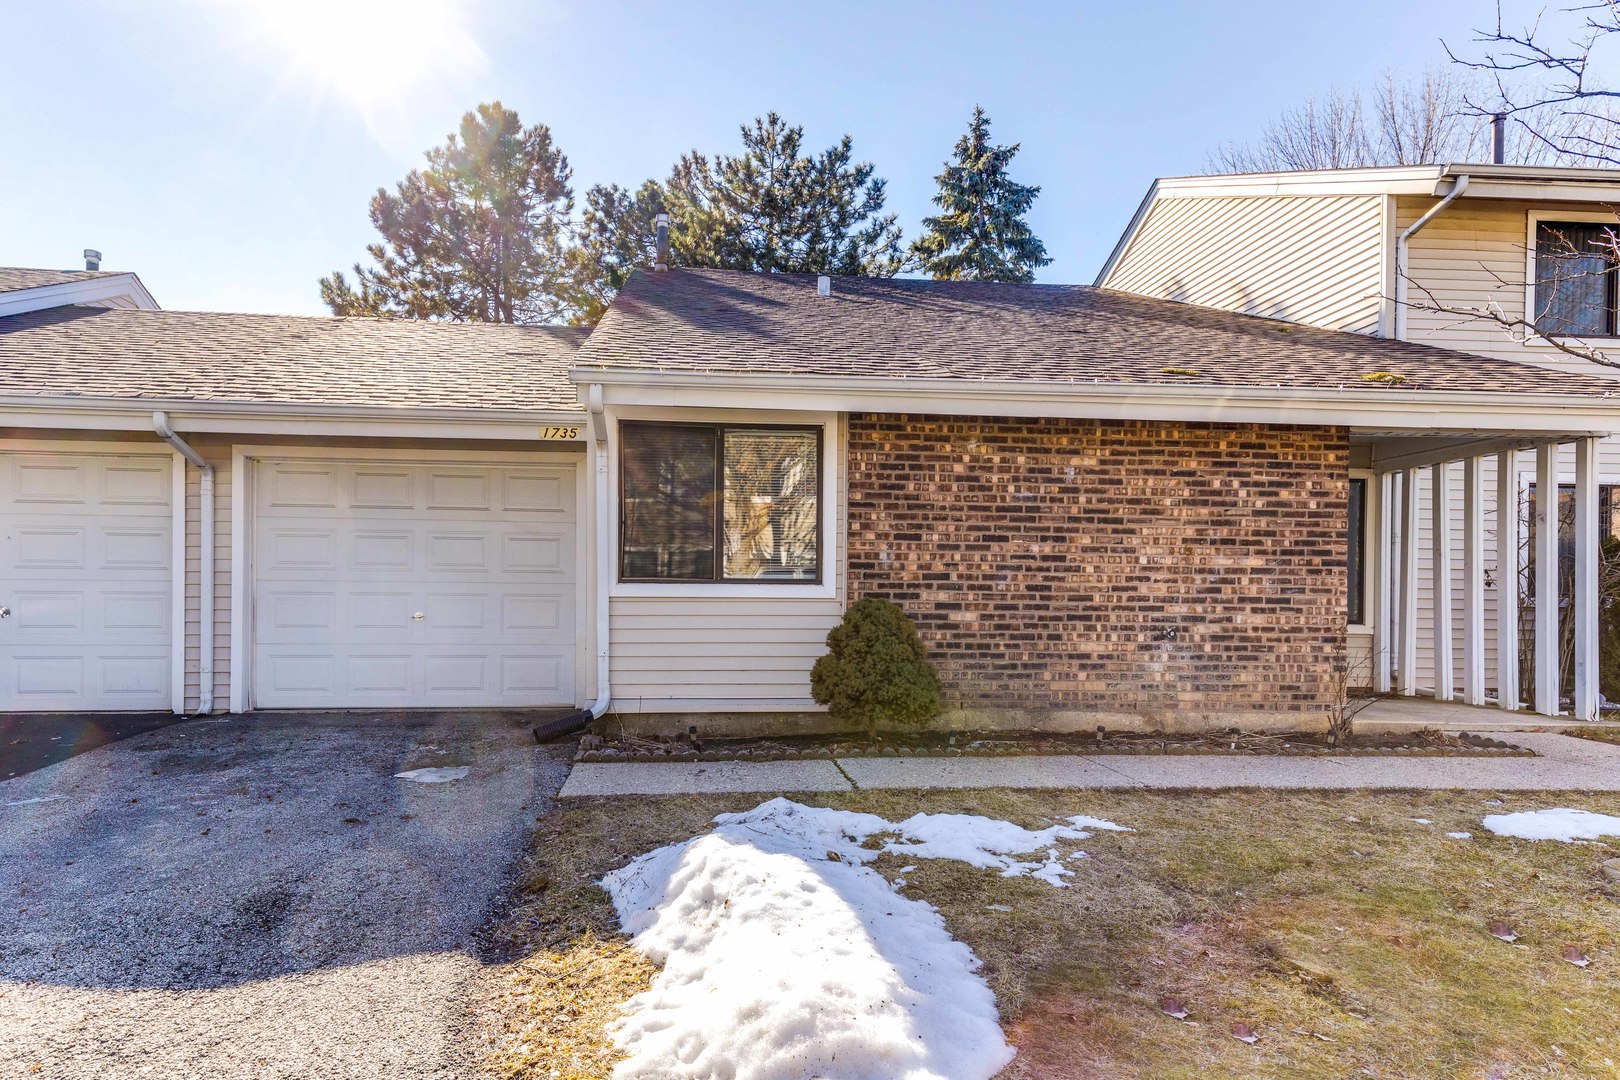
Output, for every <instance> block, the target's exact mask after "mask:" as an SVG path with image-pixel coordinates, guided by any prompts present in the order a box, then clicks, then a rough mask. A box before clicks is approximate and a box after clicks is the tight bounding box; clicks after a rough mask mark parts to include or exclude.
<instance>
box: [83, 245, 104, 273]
mask: <svg viewBox="0 0 1620 1080" xmlns="http://www.w3.org/2000/svg"><path fill="white" fill-rule="evenodd" d="M84 268H85V269H86V270H100V269H101V252H99V251H97V250H96V249H95V248H85V249H84Z"/></svg>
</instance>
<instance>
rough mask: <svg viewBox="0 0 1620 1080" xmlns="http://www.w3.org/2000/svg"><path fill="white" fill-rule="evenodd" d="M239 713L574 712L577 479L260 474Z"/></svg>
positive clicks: (535, 469)
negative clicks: (247, 664) (243, 708)
mask: <svg viewBox="0 0 1620 1080" xmlns="http://www.w3.org/2000/svg"><path fill="white" fill-rule="evenodd" d="M251 499H252V511H251V525H250V531H251V554H250V561H251V567H252V571H251V573H252V597H251V621H252V634H253V638H252V641H253V644H252V660H251V675H250V679H251V683H250V685H251V687H252V702H251V707H254V708H260V709H302V708H318V709H333V708H340V709H342V708H353V709H377V708H435V707H439V708H442V707H468V708H471V707H539V706H557V705H572V704H574V703H575V696H576V692H575V667H576V658H575V643H576V640H577V636H578V635H577V632H576V612H577V609H578V580H579V579H578V574H577V570H576V562H577V558H576V546H577V545H576V537H577V528H578V505H577V504H578V497H577V468H576V466H575V465H574V463H573V462H572V461H571V460H568V461H562V462H560V463H558V464H549V463H546V464H518V463H511V464H485V463H478V464H461V463H456V462H446V463H416V462H399V461H393V460H389V461H343V460H313V459H303V458H289V459H273V458H266V459H263V460H259V461H256V462H255V464H254V469H253V480H252V485H251Z"/></svg>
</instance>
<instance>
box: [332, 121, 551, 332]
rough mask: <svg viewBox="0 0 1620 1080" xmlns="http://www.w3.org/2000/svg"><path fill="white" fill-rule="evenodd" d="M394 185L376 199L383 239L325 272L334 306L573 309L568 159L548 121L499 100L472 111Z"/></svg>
mask: <svg viewBox="0 0 1620 1080" xmlns="http://www.w3.org/2000/svg"><path fill="white" fill-rule="evenodd" d="M427 161H428V165H427V168H425V169H422V170H413V171H412V172H411V173H410V174H409V175H407V176H406V177H405V179H404V180H402V181H400V182H399V184H398V185H396V188H395V191H394V193H392V194H390V193H389V192H388V191H387V190H385V189H383V188H378V189H377V194H376V195H375V196H373V197H372V200H371V222H372V224H373V225H375V226H376V227H377V231H378V232H380V233H381V234H382V243H377V244H370V245H368V246H367V247H366V252H367V254H369V255H370V256H371V258H372V259H373V260H375V263H376V265H375V266H374V267H363V266H361V265H360V264H358V263H356V264H355V267H354V275H355V282H354V284H353V285H350V283H349V281H348V279H347V278H346V277H345V276H344V274H343V272H342V271H338V272H336V273H334V274H332V276H331V277H326V278H322V279H321V299H322V300H323V301H324V302H325V303H326V305H327V307H329V308H330V309H331V310H332V313H333V314H334V315H392V316H404V317H408V318H416V319H448V320H454V321H462V322H500V323H542V322H553V321H556V320H558V319H559V318H563V317H566V316H567V315H569V314H570V310H569V308H570V298H571V296H572V289H571V283H572V281H573V276H572V270H571V266H570V262H569V258H568V253H567V252H566V251H565V249H564V245H563V240H564V233H565V230H566V229H567V227H568V219H569V215H570V214H571V213H572V212H573V207H574V193H573V189H572V188H571V187H569V180H570V177H571V176H572V170H571V169H570V168H569V165H568V158H567V157H565V156H564V155H563V153H562V151H561V150H559V149H558V148H557V147H556V145H555V144H554V143H553V142H552V138H551V130H550V129H549V128H547V127H546V126H545V125H544V124H536V125H535V126H534V127H530V128H525V127H523V125H522V123H521V121H519V119H518V115H517V113H515V112H513V111H512V110H510V109H507V108H505V107H504V106H502V105H501V103H500V102H498V101H497V102H493V103H490V104H487V105H480V106H478V108H477V110H476V111H475V112H470V113H467V114H466V115H465V116H463V117H462V119H461V128H460V133H459V135H455V134H452V135H450V136H449V137H448V139H447V140H446V142H445V143H444V145H443V146H439V147H436V148H434V149H432V150H429V151H428V152H427Z"/></svg>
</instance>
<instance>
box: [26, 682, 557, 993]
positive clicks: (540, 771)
mask: <svg viewBox="0 0 1620 1080" xmlns="http://www.w3.org/2000/svg"><path fill="white" fill-rule="evenodd" d="M533 721H534V717H533V716H532V715H529V716H516V715H506V714H484V715H477V714H455V713H444V714H412V713H399V714H393V715H356V714H259V715H253V716H248V717H238V718H231V719H226V720H198V721H191V722H187V723H183V724H175V725H172V726H167V727H164V728H163V729H162V730H157V731H150V732H147V733H145V734H141V735H136V736H134V737H132V738H128V739H125V740H123V741H121V742H117V743H115V744H113V745H109V746H104V747H102V748H101V749H100V750H97V751H96V752H94V753H88V754H81V755H79V756H76V757H74V758H72V759H71V760H68V761H64V762H61V763H59V764H57V765H54V766H52V767H50V768H46V769H41V770H39V771H36V772H32V773H30V774H28V775H26V776H20V777H17V778H15V779H11V780H6V781H0V905H3V910H4V911H5V912H6V918H5V919H4V920H0V979H6V980H15V981H21V982H38V983H44V984H50V985H55V986H63V987H80V988H118V989H136V990H138V989H154V990H191V989H198V988H212V987H225V986H237V985H242V984H246V983H250V982H255V981H258V980H264V979H267V978H273V977H276V976H282V975H287V974H291V973H296V972H309V971H314V970H317V969H324V968H331V967H339V966H348V965H357V964H364V963H368V962H372V961H378V960H385V959H388V958H393V957H403V956H407V955H411V954H417V953H430V952H431V953H439V952H445V951H447V950H448V951H460V952H465V953H469V954H472V955H474V956H478V955H481V952H480V943H479V929H480V927H481V926H483V925H484V924H485V922H486V921H488V919H489V918H490V917H491V915H492V914H494V913H495V912H496V911H498V910H499V909H500V907H501V905H502V904H503V902H504V890H505V885H506V879H507V877H508V875H509V871H510V869H511V867H512V866H513V864H514V863H515V861H516V860H517V858H518V857H519V856H520V855H521V854H522V852H523V850H524V846H525V844H526V842H527V840H528V837H529V833H530V830H531V829H532V827H533V823H534V821H535V820H536V817H537V816H539V815H543V814H544V813H546V812H548V811H549V809H550V807H551V800H552V796H553V795H554V794H555V792H556V791H557V789H558V788H559V787H560V786H561V784H562V781H563V779H564V778H565V777H566V775H567V771H568V766H567V749H568V748H567V746H566V744H565V745H562V746H552V747H537V746H536V745H535V743H534V740H533V738H532V737H531V735H530V733H529V724H532V723H533ZM435 765H468V766H470V767H471V770H472V771H471V774H470V775H469V776H468V777H467V778H466V779H465V780H461V781H457V782H454V783H448V784H417V783H412V782H410V781H405V780H399V779H395V778H394V774H395V773H398V772H401V771H404V770H406V769H414V768H419V767H424V766H435Z"/></svg>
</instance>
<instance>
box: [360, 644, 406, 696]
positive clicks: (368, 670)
mask: <svg viewBox="0 0 1620 1080" xmlns="http://www.w3.org/2000/svg"><path fill="white" fill-rule="evenodd" d="M415 661H416V658H415V656H414V655H413V654H412V653H409V652H397V653H382V654H364V653H362V654H359V655H354V656H350V657H349V660H348V672H347V679H346V680H345V682H346V684H347V686H348V689H349V690H350V691H352V692H354V693H356V694H375V695H386V696H387V697H388V698H389V699H390V700H394V699H396V698H397V697H398V696H399V695H401V694H409V693H411V692H412V689H413V688H412V686H411V673H412V668H413V667H414V665H415Z"/></svg>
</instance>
